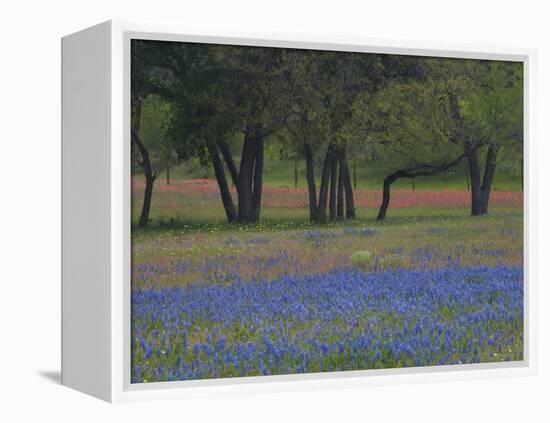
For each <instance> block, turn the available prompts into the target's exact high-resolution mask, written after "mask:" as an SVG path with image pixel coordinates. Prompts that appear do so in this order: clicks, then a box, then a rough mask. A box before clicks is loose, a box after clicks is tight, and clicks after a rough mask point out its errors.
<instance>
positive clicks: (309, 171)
mask: <svg viewBox="0 0 550 423" xmlns="http://www.w3.org/2000/svg"><path fill="white" fill-rule="evenodd" d="M304 156H305V159H306V180H307V189H308V194H309V220H310V221H311V222H316V221H317V220H318V218H319V216H318V214H317V187H316V186H315V169H314V166H313V151H312V150H311V145H309V144H304Z"/></svg>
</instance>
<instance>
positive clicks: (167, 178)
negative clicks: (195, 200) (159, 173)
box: [166, 159, 170, 185]
mask: <svg viewBox="0 0 550 423" xmlns="http://www.w3.org/2000/svg"><path fill="white" fill-rule="evenodd" d="M166 185H170V160H169V159H168V160H166Z"/></svg>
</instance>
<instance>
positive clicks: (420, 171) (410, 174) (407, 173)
mask: <svg viewBox="0 0 550 423" xmlns="http://www.w3.org/2000/svg"><path fill="white" fill-rule="evenodd" d="M465 156H466V153H464V154H462V155H460V156H458V157H457V158H455V159H454V160H452V161H450V162H447V163H444V164H441V165H439V166H428V165H420V166H417V167H414V168H409V169H402V170H398V171H396V172H393V173H392V174H390V175H388V176H387V177H386V178H385V179H384V186H383V189H382V204H381V205H380V209H379V210H378V217H377V220H384V219H385V218H386V212H387V210H388V207H389V205H390V190H391V184H393V183H394V182H395V181H396V180H397V179H399V178H415V177H417V176H431V175H436V174H438V173H441V172H444V171H446V170H449V169H450V168H452V167H453V166H456V165H457V164H459V163H460V162H461V161H462V159H464V157H465Z"/></svg>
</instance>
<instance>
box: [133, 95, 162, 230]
mask: <svg viewBox="0 0 550 423" xmlns="http://www.w3.org/2000/svg"><path fill="white" fill-rule="evenodd" d="M140 126H141V99H139V98H138V99H136V100H135V101H134V115H133V121H132V130H131V134H130V135H131V136H130V138H131V139H132V143H133V144H134V145H135V146H136V148H137V149H138V151H139V154H140V156H141V160H140V162H139V165H140V166H141V168H142V169H143V173H144V175H145V191H144V193H143V205H142V207H141V215H140V217H139V226H146V225H147V223H149V213H150V211H151V199H152V197H153V185H154V183H155V179H156V178H157V175H156V173H154V172H153V169H152V167H151V159H150V157H149V151H147V148H146V147H145V145H143V143H142V142H141V139H140V138H139V129H140Z"/></svg>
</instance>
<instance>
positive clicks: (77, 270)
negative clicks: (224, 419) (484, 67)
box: [62, 21, 537, 402]
mask: <svg viewBox="0 0 550 423" xmlns="http://www.w3.org/2000/svg"><path fill="white" fill-rule="evenodd" d="M132 38H139V39H151V40H167V41H188V42H201V43H217V44H233V45H250V46H269V47H291V48H307V49H318V50H341V51H355V52H370V53H389V54H408V55H420V56H437V57H456V58H477V59H492V60H509V61H521V62H523V63H524V72H525V75H524V77H525V93H524V94H525V96H524V99H525V101H524V108H525V109H524V111H525V119H524V131H525V133H524V140H525V147H524V148H525V160H524V169H525V171H524V178H525V181H524V182H525V195H524V216H525V226H524V228H525V230H524V246H525V248H524V268H525V272H524V274H525V277H524V278H525V280H524V293H525V301H524V307H525V310H524V325H525V331H524V334H525V335H524V336H525V339H524V345H525V351H524V361H522V362H510V363H490V364H462V365H452V366H434V367H424V368H406V369H385V370H358V371H347V372H333V373H317V374H304V375H286V376H258V377H246V378H233V379H218V380H197V381H181V382H159V383H147V384H131V383H130V346H129V344H130V129H129V128H130V118H129V116H130V112H129V110H130V105H129V103H130V48H129V47H130V40H131V39H132ZM536 60H537V54H536V51H535V50H533V49H528V48H508V47H497V46H478V45H460V44H448V43H437V42H420V41H409V40H383V39H368V38H365V39H363V38H353V37H338V36H331V35H308V34H291V33H268V32H259V31H258V32H253V33H229V32H228V31H224V30H219V31H210V30H208V31H205V30H201V29H200V28H187V27H179V26H177V25H175V26H174V25H169V26H163V25H154V24H144V23H129V22H116V21H110V22H105V23H102V24H99V25H97V26H94V27H91V28H88V29H85V30H83V31H80V32H77V33H75V34H71V35H68V36H66V37H64V38H63V40H62V72H63V75H62V103H63V104H62V120H63V121H62V161H63V169H62V244H63V245H62V383H63V384H64V385H66V386H68V387H71V388H74V389H77V390H79V391H82V392H85V393H87V394H90V395H93V396H95V397H98V398H101V399H103V400H106V401H110V402H121V401H136V400H147V399H151V400H153V399H155V400H156V399H168V398H189V397H195V396H205V395H213V394H240V393H259V392H278V391H296V390H314V389H333V388H340V387H345V388H349V387H354V386H366V385H381V384H382V385H385V384H402V383H425V382H439V381H445V380H470V379H480V378H493V377H510V376H527V375H533V374H535V373H536V368H537V367H536V363H537V360H536V275H535V268H536V266H535V260H536V255H535V251H534V246H535V245H536V240H535V237H536V232H535V228H536V169H535V167H534V165H535V160H534V157H535V154H536V152H535V148H536V140H534V139H533V128H534V119H535V112H536V106H535V104H536V102H535V101H536V97H535V94H536V87H535V85H534V84H535V81H536V78H535V75H536ZM84 191H85V192H87V195H86V196H83V195H82V192H84Z"/></svg>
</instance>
